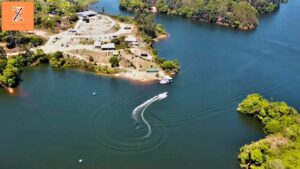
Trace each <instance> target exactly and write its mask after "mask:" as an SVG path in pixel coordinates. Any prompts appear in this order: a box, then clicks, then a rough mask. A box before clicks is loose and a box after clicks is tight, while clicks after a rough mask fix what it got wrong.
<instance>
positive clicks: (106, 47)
mask: <svg viewBox="0 0 300 169" xmlns="http://www.w3.org/2000/svg"><path fill="white" fill-rule="evenodd" d="M101 49H102V50H115V49H116V47H115V44H114V43H108V44H103V45H101Z"/></svg>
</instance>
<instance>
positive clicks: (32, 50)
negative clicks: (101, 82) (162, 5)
mask: <svg viewBox="0 0 300 169" xmlns="http://www.w3.org/2000/svg"><path fill="white" fill-rule="evenodd" d="M61 1H63V0H61ZM92 2H93V1H92ZM62 3H63V2H60V3H57V2H49V4H50V6H49V7H44V6H43V1H37V2H36V6H35V8H37V9H41V10H42V11H45V10H46V13H47V17H46V18H48V19H45V20H43V19H42V18H43V17H45V15H43V16H41V15H39V14H38V15H36V16H35V17H36V20H37V21H38V22H36V30H35V31H33V32H0V41H2V43H1V48H0V51H1V58H0V63H1V64H0V85H1V86H3V87H16V86H17V85H18V83H19V80H20V78H21V76H20V75H21V68H22V67H24V66H35V65H38V64H41V63H50V65H51V66H53V67H55V68H67V67H73V68H82V69H86V70H89V71H93V72H96V73H99V74H109V75H112V76H115V77H121V78H126V79H131V80H137V81H142V82H148V81H153V80H159V79H164V77H169V75H175V74H176V73H177V72H178V71H179V64H178V62H177V60H170V61H167V60H165V59H163V58H160V57H159V56H158V55H157V53H156V51H155V50H154V49H153V48H152V44H153V42H154V40H156V39H159V38H160V37H165V36H167V33H166V32H165V30H164V28H163V27H162V26H161V25H158V24H155V23H154V19H153V15H150V14H149V15H148V14H144V13H136V14H135V16H134V17H126V18H123V17H116V16H108V15H105V14H103V13H98V12H95V11H90V10H85V9H86V8H85V6H84V4H85V3H84V2H81V1H78V2H77V1H76V3H75V2H73V3H74V4H73V5H72V3H71V6H70V7H72V6H74V7H76V8H75V10H74V9H69V8H66V7H64V6H62ZM68 4H70V3H68ZM61 8H63V9H61ZM65 8H66V9H69V10H66V9H65ZM77 8H78V9H77ZM37 9H36V10H37ZM62 11H64V12H62ZM39 18H41V19H42V20H40V19H39ZM55 21H59V22H55Z"/></svg>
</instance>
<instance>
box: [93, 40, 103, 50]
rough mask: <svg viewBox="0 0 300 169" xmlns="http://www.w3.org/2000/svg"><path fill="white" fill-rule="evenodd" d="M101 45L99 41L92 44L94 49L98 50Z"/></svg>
mask: <svg viewBox="0 0 300 169" xmlns="http://www.w3.org/2000/svg"><path fill="white" fill-rule="evenodd" d="M101 45H102V43H101V42H100V41H95V42H94V47H95V48H99V49H100V48H101Z"/></svg>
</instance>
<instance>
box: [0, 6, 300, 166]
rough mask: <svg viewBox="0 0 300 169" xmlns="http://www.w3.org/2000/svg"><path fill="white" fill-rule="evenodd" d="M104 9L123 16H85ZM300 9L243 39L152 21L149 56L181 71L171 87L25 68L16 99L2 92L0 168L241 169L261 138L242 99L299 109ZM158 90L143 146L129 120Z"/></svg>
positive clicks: (164, 19)
mask: <svg viewBox="0 0 300 169" xmlns="http://www.w3.org/2000/svg"><path fill="white" fill-rule="evenodd" d="M102 6H105V10H106V12H108V13H110V14H122V15H130V14H129V13H126V12H122V11H120V10H119V8H118V0H103V1H102V2H100V3H97V4H94V5H93V6H91V8H93V9H101V7H102ZM299 8H300V1H290V2H289V3H288V4H285V5H282V7H281V8H280V10H279V11H278V12H276V13H275V14H271V15H266V16H263V17H261V24H260V25H259V27H258V28H257V29H256V30H254V31H250V32H243V31H237V30H233V29H228V28H224V27H220V26H216V25H211V24H204V23H199V22H195V21H190V20H187V19H184V18H181V17H176V16H166V15H157V17H156V21H157V22H158V23H161V24H163V25H164V26H165V27H166V29H167V31H168V32H169V33H170V37H169V38H168V39H166V40H164V41H161V42H160V43H156V44H155V48H156V49H157V50H158V53H159V55H161V56H163V57H165V58H168V59H175V58H177V59H178V60H179V61H180V63H181V67H182V69H181V72H180V73H179V75H178V76H177V77H176V79H175V80H174V83H172V84H170V85H165V86H162V85H159V84H148V85H141V84H138V83H134V82H130V81H127V80H120V79H114V78H109V77H103V76H96V75H94V74H93V73H88V72H84V71H80V70H55V69H52V68H50V67H47V66H40V67H36V68H27V69H25V70H24V72H23V74H22V79H23V81H22V83H21V85H20V87H19V88H18V91H19V92H18V94H17V95H16V96H11V95H9V94H7V92H5V91H4V90H0V135H1V137H0V168H1V169H2V168H3V169H77V168H78V169H154V168H155V169H183V168H185V169H199V168H203V169H220V168H226V169H237V168H239V166H238V161H237V155H238V152H239V148H240V147H241V146H242V145H244V144H246V143H250V142H251V141H254V140H258V139H259V138H262V137H263V136H264V134H263V131H262V126H261V125H260V124H259V122H257V121H256V120H255V119H253V118H251V117H247V116H243V115H240V114H239V113H237V112H236V107H237V104H238V103H239V102H240V101H241V100H242V99H243V98H245V97H246V95H247V94H250V93H254V92H259V93H261V94H262V95H264V96H265V97H266V98H273V99H274V100H280V101H283V100H284V101H287V102H288V103H289V104H290V105H291V106H294V107H296V108H297V109H300V105H299V101H300V92H299V88H300V76H299V73H300V66H299V65H300V29H299V27H300V15H299V13H298V11H299ZM165 91H167V92H168V93H169V96H168V97H167V98H166V99H164V100H161V101H158V102H155V103H153V104H152V105H150V106H149V108H148V109H147V110H146V111H145V118H146V119H147V121H148V122H149V123H150V126H151V128H152V134H151V135H150V136H149V137H147V138H145V137H143V136H145V135H146V134H147V132H148V131H147V128H146V126H145V125H144V124H143V123H136V122H135V121H134V120H133V118H132V116H131V114H132V111H133V110H134V109H135V108H136V107H137V106H138V105H140V104H142V103H143V102H144V101H146V100H148V99H149V98H152V97H154V96H156V95H158V94H159V93H162V92H165ZM93 92H96V93H97V94H96V95H93V94H92V93H93ZM79 159H83V163H81V164H79V163H78V160H79Z"/></svg>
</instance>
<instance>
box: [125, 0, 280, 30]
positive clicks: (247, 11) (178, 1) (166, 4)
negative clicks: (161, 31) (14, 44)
mask: <svg viewBox="0 0 300 169" xmlns="http://www.w3.org/2000/svg"><path fill="white" fill-rule="evenodd" d="M153 6H155V7H156V8H157V10H158V11H159V12H162V13H167V14H174V15H180V16H185V17H189V18H193V19H196V20H201V21H205V22H212V23H217V24H221V25H225V26H231V27H236V28H240V29H253V28H255V27H256V26H257V25H258V23H259V20H258V16H259V14H261V13H271V12H273V11H275V10H276V9H278V8H279V6H280V1H277V0H120V7H121V8H123V9H126V10H131V11H134V10H137V9H138V10H144V11H149V10H150V8H151V7H153Z"/></svg>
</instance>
